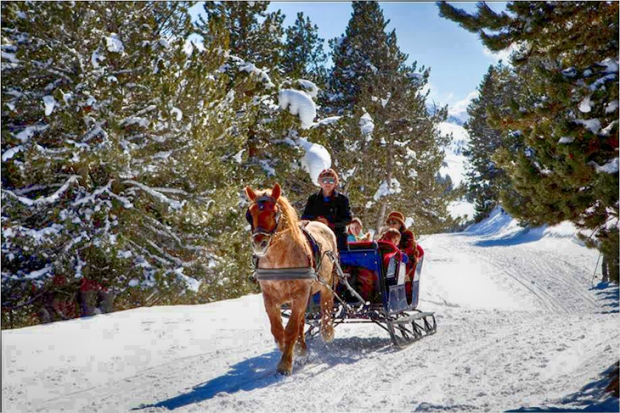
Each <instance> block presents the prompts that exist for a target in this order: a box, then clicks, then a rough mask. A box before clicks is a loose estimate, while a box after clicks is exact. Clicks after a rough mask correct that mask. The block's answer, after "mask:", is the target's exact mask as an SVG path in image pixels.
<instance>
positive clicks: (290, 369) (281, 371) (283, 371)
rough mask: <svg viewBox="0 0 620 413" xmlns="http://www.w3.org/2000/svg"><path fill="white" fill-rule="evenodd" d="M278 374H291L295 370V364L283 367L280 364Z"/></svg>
mask: <svg viewBox="0 0 620 413" xmlns="http://www.w3.org/2000/svg"><path fill="white" fill-rule="evenodd" d="M277 371H278V374H281V375H282V376H290V375H291V373H292V372H293V366H290V367H282V366H280V365H278V369H277Z"/></svg>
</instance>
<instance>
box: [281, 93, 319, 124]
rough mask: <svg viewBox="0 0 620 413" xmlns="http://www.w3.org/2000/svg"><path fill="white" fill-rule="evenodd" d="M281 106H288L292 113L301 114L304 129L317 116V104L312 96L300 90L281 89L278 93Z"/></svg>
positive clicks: (284, 107)
mask: <svg viewBox="0 0 620 413" xmlns="http://www.w3.org/2000/svg"><path fill="white" fill-rule="evenodd" d="M278 104H279V105H280V108H282V109H283V110H286V109H287V108H288V110H289V112H290V113H291V114H292V115H299V119H300V120H301V127H302V129H308V128H310V127H311V126H312V122H313V120H314V118H315V117H316V106H315V105H314V102H313V101H312V98H311V97H310V96H309V95H308V94H306V93H304V92H301V91H299V90H294V89H281V90H280V93H279V94H278Z"/></svg>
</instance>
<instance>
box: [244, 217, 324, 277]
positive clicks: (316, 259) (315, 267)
mask: <svg viewBox="0 0 620 413" xmlns="http://www.w3.org/2000/svg"><path fill="white" fill-rule="evenodd" d="M301 230H302V232H303V233H304V235H305V236H306V239H307V240H308V242H309V243H310V248H311V249H312V256H311V257H310V267H291V268H258V262H259V260H260V258H259V257H257V256H256V255H252V263H253V267H254V272H253V273H252V275H251V276H250V280H252V281H257V280H279V281H282V280H313V281H319V282H320V281H321V280H320V279H319V277H318V274H319V271H320V270H321V262H322V261H323V260H322V259H323V256H324V255H325V254H326V253H327V252H328V251H324V252H323V253H321V251H322V246H321V244H320V243H319V242H318V241H317V240H315V239H314V237H313V236H312V234H310V233H309V232H308V231H307V230H306V228H304V227H301Z"/></svg>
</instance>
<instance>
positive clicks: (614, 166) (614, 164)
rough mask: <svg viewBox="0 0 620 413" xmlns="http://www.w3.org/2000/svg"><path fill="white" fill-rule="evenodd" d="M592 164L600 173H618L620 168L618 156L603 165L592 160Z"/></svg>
mask: <svg viewBox="0 0 620 413" xmlns="http://www.w3.org/2000/svg"><path fill="white" fill-rule="evenodd" d="M590 165H592V166H593V167H594V169H595V170H596V172H598V173H601V172H602V173H607V174H617V173H618V170H619V169H620V168H619V163H618V158H614V159H612V160H610V161H609V162H607V163H606V164H605V165H602V166H601V165H599V164H597V163H596V162H594V161H592V162H590Z"/></svg>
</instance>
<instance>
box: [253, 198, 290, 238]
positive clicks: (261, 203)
mask: <svg viewBox="0 0 620 413" xmlns="http://www.w3.org/2000/svg"><path fill="white" fill-rule="evenodd" d="M255 204H256V205H257V206H258V209H259V211H263V210H264V209H265V206H266V205H267V204H271V205H272V207H273V209H274V210H275V213H276V217H275V221H276V225H275V226H274V227H273V229H272V230H271V231H268V230H267V229H265V228H263V227H261V226H260V225H259V226H257V227H256V228H254V222H253V219H252V214H251V213H250V208H251V207H252V206H253V205H255ZM280 214H281V213H280V208H278V203H277V201H276V200H275V199H274V198H273V197H271V196H269V195H262V196H259V197H258V198H256V199H255V200H254V201H253V202H252V203H251V204H250V206H248V210H247V211H246V213H245V219H246V220H247V221H248V222H249V224H250V228H251V231H252V239H254V238H255V237H257V236H259V235H264V236H268V237H271V236H273V234H275V232H276V231H277V230H278V224H279V223H280Z"/></svg>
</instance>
